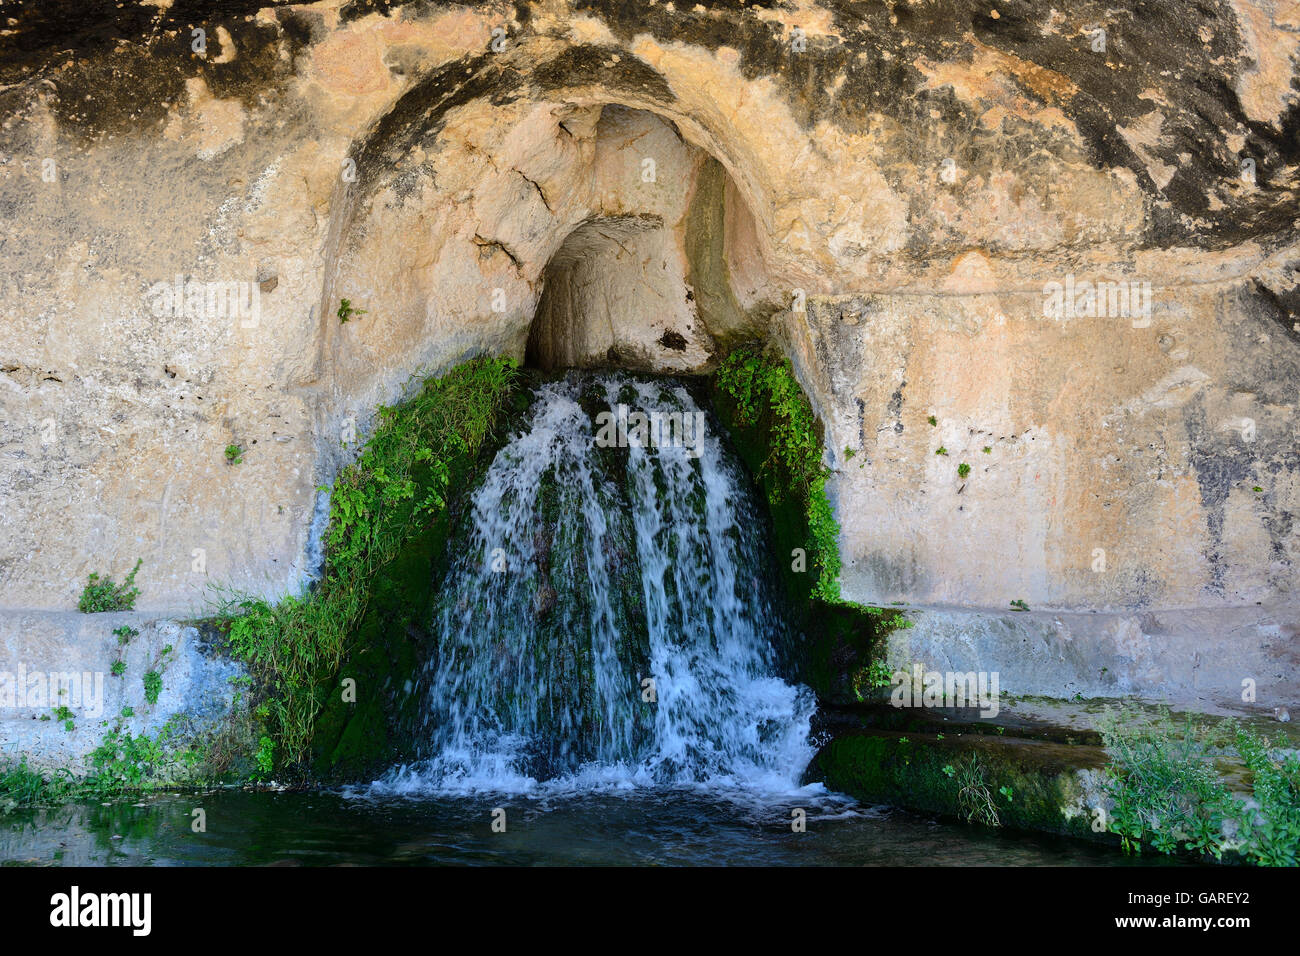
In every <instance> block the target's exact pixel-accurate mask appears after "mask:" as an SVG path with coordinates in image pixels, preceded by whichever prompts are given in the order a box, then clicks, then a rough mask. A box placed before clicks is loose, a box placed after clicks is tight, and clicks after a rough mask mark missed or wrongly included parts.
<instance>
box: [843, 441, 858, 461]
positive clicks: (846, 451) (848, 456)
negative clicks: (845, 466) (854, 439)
mask: <svg viewBox="0 0 1300 956" xmlns="http://www.w3.org/2000/svg"><path fill="white" fill-rule="evenodd" d="M856 454H857V450H856V449H853V448H850V447H849V446H848V445H845V446H844V460H845V461H848V460H850V459H851V458H852V457H853V456H854V455H856Z"/></svg>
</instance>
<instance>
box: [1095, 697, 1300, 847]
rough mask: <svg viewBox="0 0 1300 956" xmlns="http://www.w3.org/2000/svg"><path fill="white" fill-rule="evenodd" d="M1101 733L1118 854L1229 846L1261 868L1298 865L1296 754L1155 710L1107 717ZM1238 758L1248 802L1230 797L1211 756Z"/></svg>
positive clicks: (1247, 733)
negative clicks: (1249, 794)
mask: <svg viewBox="0 0 1300 956" xmlns="http://www.w3.org/2000/svg"><path fill="white" fill-rule="evenodd" d="M1101 729H1102V737H1103V740H1104V742H1105V744H1106V749H1107V751H1109V753H1110V755H1111V758H1112V763H1111V765H1110V767H1109V768H1108V770H1107V776H1108V780H1107V791H1108V793H1109V795H1110V797H1111V799H1112V800H1113V801H1114V807H1113V809H1112V810H1111V814H1110V826H1109V828H1110V830H1111V832H1112V833H1116V834H1118V835H1119V837H1120V842H1121V845H1122V846H1123V848H1124V850H1125V851H1126V852H1134V853H1140V852H1141V851H1142V849H1143V847H1150V848H1151V849H1153V850H1155V851H1156V852H1158V853H1166V854H1168V853H1174V852H1176V851H1178V850H1183V851H1186V852H1189V853H1195V854H1198V855H1202V856H1207V857H1213V858H1214V859H1220V858H1221V857H1222V856H1223V853H1224V851H1225V850H1227V849H1229V848H1230V847H1232V848H1235V849H1236V850H1237V851H1238V852H1239V853H1240V854H1241V855H1242V857H1244V858H1245V859H1246V860H1247V861H1249V862H1251V863H1255V864H1259V865H1262V866H1295V865H1297V863H1298V862H1300V757H1297V755H1296V753H1295V751H1294V750H1286V749H1283V748H1281V747H1278V746H1276V745H1274V744H1273V742H1271V741H1269V740H1268V739H1266V738H1264V737H1262V736H1261V735H1259V734H1258V733H1256V732H1255V731H1252V730H1248V729H1243V728H1241V727H1239V726H1237V725H1236V724H1235V723H1233V722H1231V721H1227V722H1224V723H1223V724H1222V725H1220V726H1218V727H1212V726H1209V725H1207V724H1205V723H1203V722H1200V721H1197V720H1196V719H1195V718H1193V717H1192V716H1190V715H1188V716H1187V717H1186V718H1184V719H1183V720H1182V721H1181V722H1175V721H1174V719H1173V717H1172V716H1171V715H1170V714H1169V712H1168V711H1167V710H1166V711H1162V712H1160V713H1159V714H1158V715H1157V716H1156V717H1155V718H1154V719H1151V718H1145V717H1144V716H1143V715H1142V714H1140V713H1133V712H1122V713H1121V712H1116V711H1108V712H1107V714H1106V717H1105V719H1104V720H1103V722H1102V728H1101ZM1234 755H1235V756H1236V757H1237V758H1239V759H1240V760H1241V761H1242V763H1243V764H1244V765H1245V767H1246V769H1247V771H1248V772H1249V776H1250V783H1251V787H1252V798H1253V799H1252V800H1251V801H1249V802H1248V801H1246V800H1244V799H1242V797H1240V796H1238V795H1236V794H1234V793H1233V792H1232V791H1231V790H1229V788H1228V787H1227V785H1226V784H1225V782H1224V780H1223V778H1222V776H1221V775H1220V773H1219V771H1218V769H1217V768H1216V760H1217V759H1221V758H1230V757H1232V756H1234Z"/></svg>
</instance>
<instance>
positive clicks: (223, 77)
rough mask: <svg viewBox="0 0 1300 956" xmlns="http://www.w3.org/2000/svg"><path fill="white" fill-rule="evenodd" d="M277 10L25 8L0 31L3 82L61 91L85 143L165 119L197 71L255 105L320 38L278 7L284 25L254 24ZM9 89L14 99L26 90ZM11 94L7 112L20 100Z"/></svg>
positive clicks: (105, 4)
mask: <svg viewBox="0 0 1300 956" xmlns="http://www.w3.org/2000/svg"><path fill="white" fill-rule="evenodd" d="M279 6H287V4H280V3H276V2H274V0H175V2H174V3H173V4H172V6H171V7H170V8H168V9H166V10H160V9H159V8H158V7H155V6H149V5H145V4H143V3H140V2H138V0H135V2H122V3H118V2H109V0H46V2H42V3H39V4H28V5H25V6H24V7H22V8H21V9H19V10H17V11H16V15H15V14H13V13H7V14H6V15H5V20H6V21H7V20H10V19H12V20H13V21H15V22H14V23H12V24H11V25H10V29H9V31H7V32H6V34H5V35H3V36H0V86H3V85H13V86H15V87H20V85H21V84H24V82H25V81H36V80H42V79H43V80H46V81H48V83H50V84H52V85H53V88H54V90H55V95H54V96H52V97H51V98H50V100H49V103H50V108H51V110H52V112H53V113H54V116H55V118H56V119H57V120H58V122H59V123H60V125H61V126H62V127H64V128H65V129H66V130H68V131H70V132H72V133H73V134H74V135H76V136H77V137H78V138H80V139H83V140H84V139H91V138H96V137H99V136H102V135H105V134H115V133H130V132H134V131H138V130H141V129H145V128H147V127H150V126H156V125H159V124H161V123H162V122H164V120H165V118H166V116H167V112H168V110H169V108H170V107H171V106H173V105H175V104H178V103H182V102H183V101H184V99H185V96H186V91H185V82H186V80H188V79H191V78H194V77H201V78H202V79H203V80H204V82H205V83H206V84H207V86H208V88H209V90H211V92H212V95H213V96H215V97H217V98H219V99H238V100H240V101H241V102H242V103H244V105H245V106H246V107H248V108H250V109H253V108H256V107H258V106H264V105H265V103H266V101H267V99H268V95H271V96H274V95H275V94H276V93H277V91H278V90H279V89H280V87H281V86H282V85H283V83H284V82H285V81H286V80H287V79H288V78H289V77H291V76H292V75H293V74H294V72H295V67H296V61H297V57H298V54H299V53H300V51H301V50H302V48H303V47H304V46H305V45H306V44H307V43H308V42H310V41H311V40H312V39H314V37H315V36H317V35H318V34H313V33H312V31H311V29H310V27H308V29H306V30H304V18H305V17H306V15H305V14H303V13H301V12H299V11H294V10H280V11H278V14H277V15H278V17H279V18H280V19H279V20H278V21H277V23H262V22H257V21H255V20H254V17H255V16H256V14H257V13H258V11H259V10H262V9H266V8H272V9H274V8H276V7H279ZM286 22H287V23H288V24H289V26H288V27H287V28H286V27H285V25H284V24H285V23H286ZM306 22H307V23H308V24H310V20H309V19H307V20H306ZM322 23H323V21H322ZM218 27H224V28H225V30H226V31H227V33H228V34H229V35H230V39H231V42H232V43H233V44H234V46H235V50H236V54H235V57H234V59H232V60H230V61H229V62H226V63H217V62H215V60H216V58H217V57H219V56H220V55H221V54H222V52H223V51H222V48H221V41H220V39H219V38H218V34H217V28H218ZM195 28H201V29H203V30H204V33H205V39H206V43H207V55H206V56H200V55H199V54H197V53H196V52H195V51H194V50H193V49H192V47H191V44H192V42H193V34H192V30H193V29H195ZM286 52H287V54H288V55H287V56H284V55H282V54H284V53H286ZM9 93H10V94H11V96H13V97H17V96H21V95H22V90H21V89H20V88H19V89H15V90H10V91H9ZM6 100H7V102H6V103H5V104H4V105H5V107H6V108H10V107H11V104H12V103H13V102H14V100H13V99H10V98H9V97H6Z"/></svg>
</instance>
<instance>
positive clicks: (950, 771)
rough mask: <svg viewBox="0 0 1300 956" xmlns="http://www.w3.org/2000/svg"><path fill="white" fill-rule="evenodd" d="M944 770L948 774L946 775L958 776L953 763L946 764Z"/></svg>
mask: <svg viewBox="0 0 1300 956" xmlns="http://www.w3.org/2000/svg"><path fill="white" fill-rule="evenodd" d="M943 772H944V774H946V775H947V776H949V777H955V776H957V770H956V768H954V767H953V765H952V764H950V763H946V764H944V765H943Z"/></svg>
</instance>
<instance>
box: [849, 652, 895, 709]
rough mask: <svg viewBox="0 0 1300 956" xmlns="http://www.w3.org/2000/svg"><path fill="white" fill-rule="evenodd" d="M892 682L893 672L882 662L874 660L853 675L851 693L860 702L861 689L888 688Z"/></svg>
mask: <svg viewBox="0 0 1300 956" xmlns="http://www.w3.org/2000/svg"><path fill="white" fill-rule="evenodd" d="M893 682H894V675H893V671H891V670H890V669H889V665H888V664H886V663H885V662H884V661H880V660H875V661H872V662H871V663H870V664H868V665H867V666H866V667H862V668H859V669H858V670H857V671H856V672H855V673H854V674H853V693H854V695H856V696H857V698H858V700H862V699H863V697H862V688H863V687H864V686H866V687H888V686H889V685H890V684H892V683H893Z"/></svg>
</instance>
